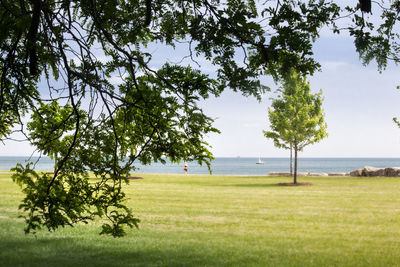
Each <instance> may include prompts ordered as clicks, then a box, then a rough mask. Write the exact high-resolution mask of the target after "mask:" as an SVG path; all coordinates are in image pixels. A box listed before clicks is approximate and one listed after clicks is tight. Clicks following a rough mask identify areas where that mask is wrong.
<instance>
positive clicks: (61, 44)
mask: <svg viewBox="0 0 400 267" xmlns="http://www.w3.org/2000/svg"><path fill="white" fill-rule="evenodd" d="M284 2H285V3H284V5H281V3H280V2H279V1H278V3H279V5H277V6H276V7H274V8H270V7H266V8H265V10H264V12H263V16H264V18H257V17H258V15H259V13H258V11H257V9H256V5H255V2H254V1H253V0H238V1H236V0H235V1H221V2H220V1H208V0H194V1H183V0H166V1H155V0H131V1H128V0H127V1H108V0H87V1H71V0H62V1H54V0H49V1H43V0H30V1H13V0H3V1H1V3H0V18H1V19H0V76H1V77H0V139H1V140H0V141H2V140H6V139H9V138H12V137H13V133H15V132H20V133H22V134H23V135H24V136H25V139H26V140H28V141H29V142H30V143H31V144H32V145H34V146H35V147H36V148H37V151H38V152H40V153H41V154H43V155H47V156H50V157H55V156H57V161H56V166H55V171H54V173H51V174H49V173H40V172H36V171H35V170H34V169H33V166H32V165H29V164H28V165H26V166H22V165H18V166H16V168H15V169H14V171H15V174H14V175H13V179H14V180H15V182H17V183H18V184H19V185H21V187H22V189H23V192H24V193H25V198H24V200H23V202H22V204H21V206H20V208H22V209H23V210H25V211H26V212H27V215H26V218H25V219H26V223H27V224H26V225H27V227H26V229H25V231H26V232H27V233H28V232H34V231H36V230H37V229H40V228H41V227H46V228H48V229H49V230H51V231H53V230H55V229H56V228H58V227H60V226H67V225H70V226H73V225H74V224H75V223H77V222H81V221H83V222H87V221H89V220H93V219H94V218H96V217H98V216H105V217H106V218H107V219H108V221H109V222H108V223H105V224H104V225H103V229H102V233H107V234H112V235H113V236H122V235H123V234H124V229H123V227H122V226H123V225H128V226H130V227H133V226H137V225H138V222H139V220H138V219H137V218H135V217H134V216H133V213H132V210H131V209H130V208H129V207H127V206H126V204H124V203H125V198H126V197H125V194H124V193H123V190H122V188H123V184H124V183H126V182H128V179H127V178H126V176H127V175H128V174H129V171H131V170H132V169H134V168H135V167H134V163H135V162H137V161H139V162H141V163H143V164H149V163H150V162H152V161H161V162H165V157H167V158H169V159H170V160H171V161H172V162H180V161H184V160H196V161H198V162H199V163H201V164H207V165H209V163H210V160H211V159H212V155H211V153H210V152H209V149H208V145H207V144H206V143H205V142H204V140H203V137H204V135H206V134H207V133H210V132H217V129H215V128H214V127H213V126H212V122H213V120H212V119H211V118H210V117H208V116H207V115H205V114H204V113H203V111H202V110H201V109H200V108H199V107H198V105H197V103H198V102H199V101H201V100H203V99H206V98H208V97H209V96H210V95H215V96H218V95H219V94H220V93H221V92H222V91H223V90H224V89H225V88H230V89H232V90H234V91H240V92H242V93H243V94H244V95H245V96H255V97H258V98H260V96H261V95H262V94H263V93H264V92H265V90H266V88H265V87H263V86H262V85H261V84H260V82H259V79H258V78H259V75H260V74H264V73H266V74H272V75H274V77H278V76H279V75H280V74H281V73H284V72H285V69H287V67H288V66H295V67H296V68H298V69H299V70H300V71H301V72H303V73H312V72H313V71H315V70H316V69H317V68H318V66H319V65H318V63H317V62H315V61H314V60H313V59H312V45H311V42H312V41H313V39H314V38H315V36H317V35H318V31H319V29H320V28H321V27H322V25H324V24H325V23H327V22H328V21H329V20H330V19H331V18H332V17H333V16H334V15H331V14H332V12H331V10H333V9H335V6H334V5H331V4H326V3H323V2H321V3H314V1H311V2H310V4H304V5H303V4H302V5H301V10H300V8H299V4H298V3H297V2H295V1H284ZM292 15H296V16H295V17H292ZM256 19H258V21H257V20H256ZM261 21H263V22H264V23H265V22H267V25H262V23H261ZM285 21H287V22H290V23H288V24H287V26H285V27H282V26H281V25H282V23H285ZM268 25H269V26H268ZM293 25H296V26H293ZM264 26H266V27H267V28H266V29H264V28H263V27H264ZM269 30H271V32H268V33H267V31H269ZM267 36H268V37H267ZM183 46H184V47H185V49H186V51H187V53H186V56H185V57H183V58H182V60H181V63H172V62H171V61H170V60H168V58H167V57H164V58H162V59H160V58H157V59H156V60H157V61H161V63H157V64H155V63H154V62H155V60H153V55H152V52H153V51H154V50H155V49H154V48H155V47H170V48H175V47H176V48H177V49H182V47H183ZM298 55H301V56H298ZM199 56H201V57H203V58H205V59H206V60H209V61H210V62H211V63H212V64H214V65H215V66H216V68H217V71H216V75H215V76H214V77H211V76H210V75H206V74H204V73H203V72H202V68H201V66H200V65H199V63H198V62H197V60H196V59H197V58H198V57H199ZM112 80H117V82H112ZM25 121H28V122H27V123H26V122H25ZM89 171H91V172H92V174H93V175H94V176H95V178H96V180H92V179H89Z"/></svg>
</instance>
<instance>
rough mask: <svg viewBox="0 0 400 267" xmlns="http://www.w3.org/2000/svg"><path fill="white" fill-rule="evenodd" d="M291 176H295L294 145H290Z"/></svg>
mask: <svg viewBox="0 0 400 267" xmlns="http://www.w3.org/2000/svg"><path fill="white" fill-rule="evenodd" d="M290 176H293V146H292V145H290Z"/></svg>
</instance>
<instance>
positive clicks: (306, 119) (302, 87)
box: [264, 70, 328, 184]
mask: <svg viewBox="0 0 400 267" xmlns="http://www.w3.org/2000/svg"><path fill="white" fill-rule="evenodd" d="M278 92H279V93H280V94H279V95H278V97H277V98H276V99H273V101H272V104H271V108H270V109H269V110H268V117H269V121H270V124H271V125H270V128H271V129H270V130H269V131H264V135H265V137H267V138H271V139H272V140H273V141H274V145H275V146H276V147H279V148H285V149H290V150H291V149H292V148H293V150H294V177H293V183H294V184H297V159H298V152H299V151H302V150H303V148H304V147H306V146H307V145H310V144H314V143H316V142H319V141H320V140H322V139H323V138H325V137H326V136H327V135H328V134H327V132H326V129H327V124H326V122H325V120H324V112H323V109H322V101H323V99H322V92H319V93H317V94H311V93H310V84H309V83H308V82H307V80H306V78H305V77H302V76H301V75H300V74H299V73H298V72H296V71H295V70H291V71H290V72H289V73H288V74H287V75H286V76H285V77H284V78H283V79H282V87H281V88H280V89H278ZM291 151H292V150H291ZM290 165H291V168H292V161H291V162H290Z"/></svg>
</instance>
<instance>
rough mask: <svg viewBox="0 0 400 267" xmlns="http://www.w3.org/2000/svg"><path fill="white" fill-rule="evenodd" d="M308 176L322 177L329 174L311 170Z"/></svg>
mask: <svg viewBox="0 0 400 267" xmlns="http://www.w3.org/2000/svg"><path fill="white" fill-rule="evenodd" d="M307 176H314V177H322V176H328V174H327V173H325V172H309V173H308V175H307Z"/></svg>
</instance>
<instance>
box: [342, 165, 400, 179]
mask: <svg viewBox="0 0 400 267" xmlns="http://www.w3.org/2000/svg"><path fill="white" fill-rule="evenodd" d="M350 176H354V177H400V167H389V168H375V167H371V166H365V167H364V168H362V169H358V170H354V171H351V172H350Z"/></svg>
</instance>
